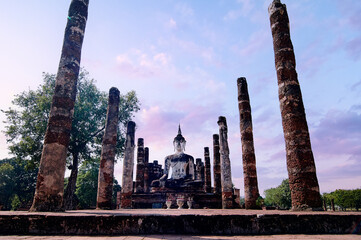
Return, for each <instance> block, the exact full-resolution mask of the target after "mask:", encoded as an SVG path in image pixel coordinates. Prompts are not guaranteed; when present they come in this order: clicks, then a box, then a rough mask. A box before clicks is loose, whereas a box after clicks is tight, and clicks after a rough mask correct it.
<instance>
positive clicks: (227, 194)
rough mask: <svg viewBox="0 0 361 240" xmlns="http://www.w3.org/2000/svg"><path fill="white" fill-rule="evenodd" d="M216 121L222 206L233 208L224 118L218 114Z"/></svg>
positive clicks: (226, 130)
mask: <svg viewBox="0 0 361 240" xmlns="http://www.w3.org/2000/svg"><path fill="white" fill-rule="evenodd" d="M217 123H218V125H219V152H220V155H221V184H222V208H223V209H226V208H233V200H232V174H231V162H230V160H229V148H228V136H227V132H228V129H227V121H226V118H225V117H223V116H220V117H219V119H218V122H217Z"/></svg>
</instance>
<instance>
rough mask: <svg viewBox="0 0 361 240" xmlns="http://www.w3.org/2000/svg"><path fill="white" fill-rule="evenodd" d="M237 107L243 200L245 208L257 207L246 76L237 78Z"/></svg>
mask: <svg viewBox="0 0 361 240" xmlns="http://www.w3.org/2000/svg"><path fill="white" fill-rule="evenodd" d="M237 87H238V108H239V118H240V129H241V141H242V159H243V176H244V200H245V206H246V209H257V208H259V207H257V204H256V201H257V198H258V197H259V191H258V183H257V171H256V156H255V154H254V143H253V130H252V115H251V105H250V102H249V95H248V89H247V81H246V78H243V77H242V78H238V79H237Z"/></svg>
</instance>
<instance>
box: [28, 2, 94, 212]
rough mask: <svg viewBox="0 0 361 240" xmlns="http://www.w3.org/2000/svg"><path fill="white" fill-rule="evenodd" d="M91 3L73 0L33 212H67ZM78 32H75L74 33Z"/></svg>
mask: <svg viewBox="0 0 361 240" xmlns="http://www.w3.org/2000/svg"><path fill="white" fill-rule="evenodd" d="M88 5H89V0H72V1H71V3H70V7H69V12H68V20H67V25H66V27H65V33H64V41H63V48H62V51H61V57H60V63H59V68H58V73H57V75H56V80H55V91H54V95H53V100H52V103H51V109H50V115H49V116H50V117H49V120H48V125H47V128H46V133H45V137H44V146H43V151H42V154H41V160H40V165H39V172H38V178H37V181H36V189H35V194H34V199H33V204H32V206H31V208H30V211H32V212H34V211H41V212H48V211H52V212H57V211H64V207H63V194H64V173H65V165H66V155H67V152H68V145H69V140H70V131H71V125H72V117H73V112H74V104H75V98H76V89H77V81H78V76H79V68H80V58H81V48H82V45H83V39H84V32H85V25H86V22H87V18H88ZM74 29H75V30H74Z"/></svg>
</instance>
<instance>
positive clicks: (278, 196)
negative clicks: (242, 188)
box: [264, 179, 292, 209]
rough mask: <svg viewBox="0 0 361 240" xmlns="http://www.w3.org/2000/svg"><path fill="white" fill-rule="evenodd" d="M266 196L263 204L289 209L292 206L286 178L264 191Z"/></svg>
mask: <svg viewBox="0 0 361 240" xmlns="http://www.w3.org/2000/svg"><path fill="white" fill-rule="evenodd" d="M264 193H265V195H266V197H265V199H264V204H265V205H266V206H274V207H281V208H286V209H289V208H291V206H292V201H291V191H290V185H289V182H288V179H284V180H283V181H282V183H281V185H279V186H278V187H276V188H270V189H267V190H265V191H264Z"/></svg>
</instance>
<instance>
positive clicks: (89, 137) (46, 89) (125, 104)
mask: <svg viewBox="0 0 361 240" xmlns="http://www.w3.org/2000/svg"><path fill="white" fill-rule="evenodd" d="M55 77H56V76H55V75H54V74H49V73H44V74H43V84H41V85H40V86H39V87H38V88H37V89H36V90H28V91H24V92H22V93H20V94H18V95H16V96H15V98H14V100H13V101H12V103H13V105H14V107H13V108H9V109H8V110H1V111H2V112H4V113H5V116H6V121H5V135H6V137H7V142H8V143H9V145H10V147H9V150H10V153H11V154H13V155H14V156H15V159H16V160H17V161H18V162H21V164H23V165H22V166H24V170H29V171H31V170H37V168H38V166H39V163H40V158H41V153H42V149H43V143H44V136H45V131H46V127H47V121H48V118H49V113H50V107H51V102H52V96H53V93H54V89H55ZM77 91H78V92H77V97H76V98H77V99H76V102H75V106H74V116H73V122H72V129H71V134H70V142H69V146H68V158H67V160H68V166H69V169H71V170H72V171H71V175H70V177H69V179H68V180H69V181H68V183H67V188H66V190H65V192H64V198H65V208H66V209H73V208H74V207H75V205H74V204H73V199H74V192H75V189H76V181H77V175H78V166H79V165H80V164H81V162H82V161H84V160H85V161H88V162H91V161H95V159H98V160H99V156H100V152H101V141H102V137H103V135H104V128H105V120H106V111H107V105H108V93H106V92H102V91H100V90H99V89H98V88H97V87H96V86H95V84H94V80H93V79H91V78H90V77H89V73H88V72H87V71H86V70H84V69H81V71H80V74H79V78H78V85H77ZM138 110H139V101H138V98H137V96H136V93H135V92H134V91H130V92H128V93H126V94H125V95H121V96H120V104H119V125H118V135H117V137H118V139H117V148H116V150H117V152H116V154H117V157H119V156H120V155H121V154H122V153H123V150H124V143H125V131H126V124H127V122H128V121H129V120H131V118H132V117H133V114H134V113H135V112H137V111H138ZM3 168H4V173H5V172H6V171H10V168H11V166H10V165H4V166H3ZM32 183H34V184H35V181H34V182H32ZM32 183H31V184H32ZM29 184H30V183H29ZM32 189H33V188H32ZM95 189H96V188H95ZM17 198H19V201H20V202H21V201H22V198H23V196H22V195H19V194H17ZM19 201H18V199H15V200H14V205H19V204H18V202H19ZM7 205H8V203H7Z"/></svg>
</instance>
